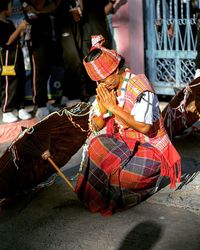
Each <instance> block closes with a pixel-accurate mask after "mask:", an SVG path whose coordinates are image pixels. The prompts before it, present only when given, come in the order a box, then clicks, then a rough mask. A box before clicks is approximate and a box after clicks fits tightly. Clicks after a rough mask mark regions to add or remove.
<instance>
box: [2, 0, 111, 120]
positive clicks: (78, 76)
mask: <svg viewBox="0 0 200 250" xmlns="http://www.w3.org/2000/svg"><path fill="white" fill-rule="evenodd" d="M115 2H116V0H95V1H94V0H26V1H20V5H21V6H20V8H21V11H23V19H22V20H21V21H20V22H19V23H18V24H17V25H16V23H15V26H14V23H13V22H12V21H11V20H12V8H13V5H14V4H15V1H11V0H0V33H1V34H4V35H3V36H1V38H0V46H1V50H0V51H1V58H2V61H1V77H0V89H1V91H0V93H1V96H0V98H1V99H0V101H1V107H2V111H3V122H6V123H10V122H15V121H17V120H19V119H22V120H26V119H30V118H31V115H30V113H29V112H27V111H26V109H25V106H24V105H25V100H24V99H25V85H26V83H27V75H26V70H25V69H26V68H27V65H26V64H27V56H25V58H24V60H23V55H25V53H26V54H28V57H29V64H30V67H29V68H30V75H31V89H32V102H33V104H34V113H33V115H34V116H36V117H37V118H38V119H39V120H41V119H43V118H44V117H45V116H47V115H48V114H49V112H50V110H49V109H50V106H49V105H48V103H49V97H48V88H47V87H48V83H49V81H50V79H51V78H52V77H53V76H54V77H55V75H56V72H58V75H59V72H60V76H61V75H62V86H61V96H62V98H61V99H60V100H59V102H60V103H61V104H63V105H70V103H71V104H72V103H74V100H75V101H80V100H81V101H87V100H88V99H89V97H91V96H92V95H94V94H95V84H93V82H92V81H91V80H90V79H89V77H88V75H87V73H86V71H85V69H84V67H83V64H82V61H83V58H84V57H85V56H86V55H87V54H88V52H89V51H90V49H91V36H92V35H93V36H94V35H99V34H101V35H103V36H104V38H105V42H106V43H105V44H104V45H105V47H107V48H111V46H112V38H111V34H110V30H109V26H108V19H107V15H108V14H109V13H111V12H112V10H113V7H114V4H115ZM22 52H23V53H22ZM15 56H16V61H15ZM24 63H25V64H24ZM13 64H14V66H15V73H14V74H13V73H12V74H11V73H8V74H7V73H6V74H2V72H3V71H2V70H3V67H4V66H10V65H13ZM5 68H6V67H4V69H5ZM72 101H73V102H72ZM15 109H17V110H18V116H16V115H14V114H13V111H14V110H15Z"/></svg>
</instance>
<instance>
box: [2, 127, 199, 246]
mask: <svg viewBox="0 0 200 250" xmlns="http://www.w3.org/2000/svg"><path fill="white" fill-rule="evenodd" d="M197 126H198V123H197ZM174 144H175V146H176V148H177V150H178V151H179V153H180V154H181V156H182V165H183V169H182V170H183V175H182V182H181V183H180V184H179V185H178V186H177V188H176V189H174V190H170V189H169V185H168V184H169V182H168V180H167V179H164V178H163V179H162V181H161V184H160V190H159V191H158V192H157V193H155V194H154V195H152V196H151V197H150V198H148V199H147V200H146V201H144V202H142V203H141V204H139V205H137V206H135V207H133V208H131V209H128V210H126V211H123V212H119V213H116V214H114V215H113V216H109V217H103V216H101V215H100V214H92V213H90V212H89V211H88V210H87V209H86V208H85V207H84V206H83V205H82V204H81V203H80V202H79V200H78V199H77V197H76V195H75V193H73V191H71V190H70V189H69V187H68V186H67V185H66V184H65V182H64V181H63V179H61V178H60V177H59V176H57V177H56V178H55V180H54V181H52V182H50V180H49V185H46V186H45V187H40V188H39V187H38V188H37V189H35V190H31V191H29V192H27V193H24V194H22V195H20V196H18V197H16V198H15V199H13V200H10V201H9V202H7V203H6V205H5V206H3V207H2V209H1V211H0V250H29V249H30V250H57V249H58V250H79V249H81V250H82V249H84V250H96V249H97V250H104V249H105V250H126V249H134V250H135V249H136V250H140V249H142V250H143V249H145V250H148V249H153V250H199V249H200V192H199V191H200V174H199V172H200V154H199V148H200V132H199V131H193V130H189V131H188V133H185V134H184V135H182V136H179V137H176V138H175V140H174ZM7 146H8V144H3V145H0V151H1V152H2V151H3V150H4V149H5V148H6V147H7ZM81 154H82V148H81V149H80V150H79V151H78V152H77V153H76V154H75V155H74V156H73V157H72V158H71V160H70V161H69V162H68V163H67V164H66V165H65V166H64V167H63V168H62V170H63V172H64V173H65V175H67V176H68V177H69V178H72V177H73V176H74V175H75V174H76V172H77V171H78V169H79V164H80V161H81ZM73 183H74V184H75V182H74V181H73Z"/></svg>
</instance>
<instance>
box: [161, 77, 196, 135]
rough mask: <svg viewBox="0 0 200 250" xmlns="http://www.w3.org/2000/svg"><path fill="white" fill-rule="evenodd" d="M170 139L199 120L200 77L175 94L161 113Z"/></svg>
mask: <svg viewBox="0 0 200 250" xmlns="http://www.w3.org/2000/svg"><path fill="white" fill-rule="evenodd" d="M162 116H163V118H164V126H165V128H166V130H167V133H168V135H169V136H170V138H173V137H175V136H176V135H180V134H181V133H182V132H183V131H184V130H185V129H187V128H189V127H191V126H192V125H193V124H194V123H195V122H197V121H198V120H199V118H200V77H198V78H196V79H194V80H193V81H192V82H190V83H189V84H188V85H187V86H186V87H184V88H183V89H182V90H180V91H179V92H177V94H176V95H175V96H174V97H173V98H172V100H171V101H170V102H169V103H168V105H167V106H166V107H165V108H164V110H163V111H162Z"/></svg>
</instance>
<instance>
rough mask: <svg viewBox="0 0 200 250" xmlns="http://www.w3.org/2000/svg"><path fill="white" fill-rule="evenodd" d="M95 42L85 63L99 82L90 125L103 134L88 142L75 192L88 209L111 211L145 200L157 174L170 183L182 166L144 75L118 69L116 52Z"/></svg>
mask: <svg viewBox="0 0 200 250" xmlns="http://www.w3.org/2000/svg"><path fill="white" fill-rule="evenodd" d="M99 41H100V43H97V45H98V46H96V47H93V48H92V50H91V51H90V53H89V54H88V56H87V57H86V58H85V59H84V66H85V68H86V70H87V72H88V75H89V76H90V77H91V79H92V80H94V81H96V82H97V84H98V85H97V96H96V100H95V102H94V103H93V108H92V110H91V119H90V127H91V129H92V130H93V131H100V130H101V129H103V128H104V127H106V132H105V133H104V134H103V133H101V134H98V135H96V136H95V137H94V138H93V139H92V140H91V142H90V144H89V147H88V152H87V155H86V157H85V160H84V164H83V171H82V173H81V174H80V176H79V178H78V182H77V185H76V192H77V194H78V197H79V199H80V200H81V201H82V203H83V204H84V205H85V206H86V207H88V208H89V209H90V211H91V212H100V213H101V214H103V215H111V214H113V213H114V212H116V211H120V210H122V209H125V208H128V207H132V206H134V205H136V204H138V203H139V202H141V201H142V200H144V199H146V198H147V197H148V196H149V195H150V194H151V192H152V190H153V188H154V187H155V185H156V182H157V180H158V177H159V176H160V175H164V176H168V177H169V178H170V186H171V187H174V186H175V184H176V180H177V178H176V173H177V169H176V167H178V179H179V180H180V175H181V169H180V156H179V154H178V153H177V151H176V149H175V148H174V146H173V145H172V144H171V142H170V140H169V137H168V135H167V133H166V131H165V129H164V126H163V122H162V117H161V114H160V110H159V103H158V99H157V96H156V95H155V93H154V90H153V88H152V86H151V84H150V83H149V81H148V79H147V78H146V76H145V75H143V74H141V75H134V74H132V73H131V72H130V70H129V69H126V68H123V67H122V65H121V64H122V60H123V59H122V58H121V56H120V55H119V54H118V53H117V52H116V51H114V50H108V49H106V48H104V47H102V46H101V43H102V40H101V39H99ZM103 131H104V130H103Z"/></svg>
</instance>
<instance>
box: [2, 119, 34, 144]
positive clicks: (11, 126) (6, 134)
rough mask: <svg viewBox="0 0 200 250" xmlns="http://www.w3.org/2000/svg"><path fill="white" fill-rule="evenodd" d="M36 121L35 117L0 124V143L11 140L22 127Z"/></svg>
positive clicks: (30, 125)
mask: <svg viewBox="0 0 200 250" xmlns="http://www.w3.org/2000/svg"><path fill="white" fill-rule="evenodd" d="M37 122H38V119H37V118H33V119H30V120H25V121H18V122H13V123H8V124H1V125H0V143H6V142H10V141H13V140H14V139H16V138H17V136H18V135H19V134H20V133H21V131H22V128H23V127H25V128H29V127H32V126H33V125H34V124H36V123H37Z"/></svg>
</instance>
